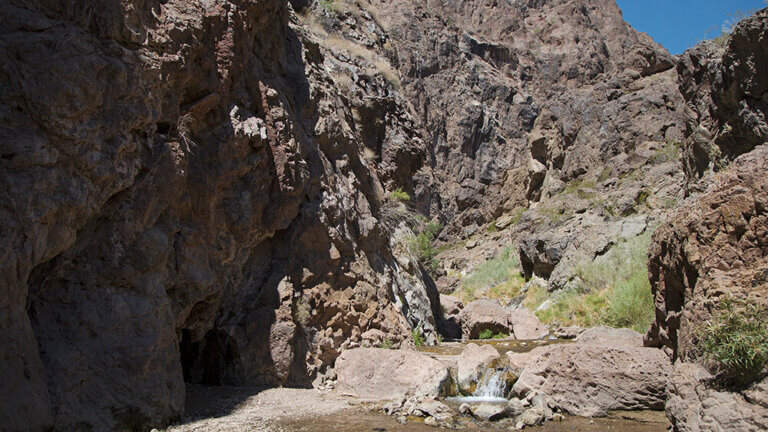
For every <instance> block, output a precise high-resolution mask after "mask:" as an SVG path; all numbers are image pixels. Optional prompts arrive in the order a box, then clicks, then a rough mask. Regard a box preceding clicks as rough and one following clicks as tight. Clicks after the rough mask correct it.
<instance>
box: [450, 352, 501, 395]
mask: <svg viewBox="0 0 768 432" xmlns="http://www.w3.org/2000/svg"><path fill="white" fill-rule="evenodd" d="M499 357H500V355H499V352H498V351H496V348H494V347H493V346H491V345H477V344H474V343H469V344H467V346H466V348H464V351H462V352H461V355H460V356H459V360H458V372H457V376H456V381H457V382H456V384H457V385H458V386H459V391H460V392H462V393H464V394H471V393H472V392H473V391H474V387H475V386H476V385H477V382H478V380H479V379H480V377H481V376H482V373H483V371H484V370H485V368H486V367H487V366H488V365H489V364H490V363H491V362H493V361H494V360H496V359H498V358H499Z"/></svg>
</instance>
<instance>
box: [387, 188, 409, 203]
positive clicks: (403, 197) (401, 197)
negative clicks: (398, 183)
mask: <svg viewBox="0 0 768 432" xmlns="http://www.w3.org/2000/svg"><path fill="white" fill-rule="evenodd" d="M389 200H390V201H400V202H407V201H410V200H411V196H410V195H408V192H405V191H403V189H402V188H397V189H395V190H393V191H392V193H390V194H389Z"/></svg>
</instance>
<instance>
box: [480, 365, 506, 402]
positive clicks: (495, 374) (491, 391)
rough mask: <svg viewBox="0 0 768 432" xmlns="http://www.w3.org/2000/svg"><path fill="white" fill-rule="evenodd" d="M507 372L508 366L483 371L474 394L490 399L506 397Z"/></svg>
mask: <svg viewBox="0 0 768 432" xmlns="http://www.w3.org/2000/svg"><path fill="white" fill-rule="evenodd" d="M506 372H507V368H506V367H505V368H502V369H497V368H488V369H486V370H485V371H483V375H482V376H481V377H480V381H479V382H478V383H477V389H476V390H475V393H474V394H473V396H476V397H480V398H488V399H496V398H501V399H504V395H505V393H506V391H507V383H506V382H505V373H506Z"/></svg>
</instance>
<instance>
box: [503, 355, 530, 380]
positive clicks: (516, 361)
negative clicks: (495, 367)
mask: <svg viewBox="0 0 768 432" xmlns="http://www.w3.org/2000/svg"><path fill="white" fill-rule="evenodd" d="M532 352H533V351H528V352H523V353H517V352H514V351H507V354H506V356H507V364H508V365H509V368H510V370H511V371H512V373H514V374H515V375H516V376H520V375H521V374H522V373H523V369H525V365H526V364H528V361H529V360H530V359H531V353H532Z"/></svg>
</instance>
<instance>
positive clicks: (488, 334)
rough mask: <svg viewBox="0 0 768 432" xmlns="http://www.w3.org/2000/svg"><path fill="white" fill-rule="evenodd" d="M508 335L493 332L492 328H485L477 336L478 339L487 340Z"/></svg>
mask: <svg viewBox="0 0 768 432" xmlns="http://www.w3.org/2000/svg"><path fill="white" fill-rule="evenodd" d="M507 336H508V335H505V334H504V333H496V334H494V333H493V330H491V329H485V330H483V331H481V332H480V333H479V334H478V335H477V337H478V338H480V339H484V340H488V339H504V338H505V337H507Z"/></svg>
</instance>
